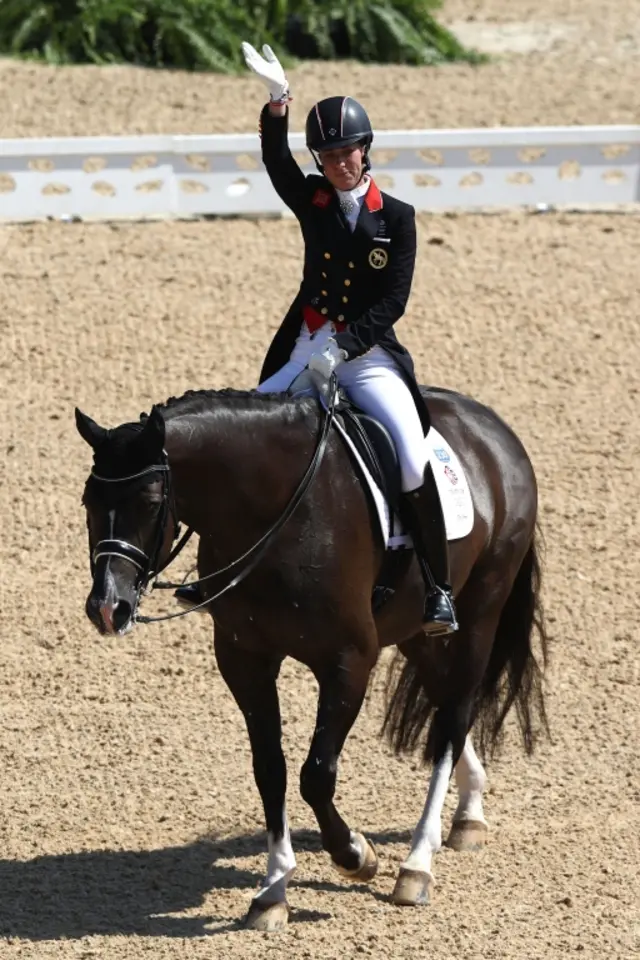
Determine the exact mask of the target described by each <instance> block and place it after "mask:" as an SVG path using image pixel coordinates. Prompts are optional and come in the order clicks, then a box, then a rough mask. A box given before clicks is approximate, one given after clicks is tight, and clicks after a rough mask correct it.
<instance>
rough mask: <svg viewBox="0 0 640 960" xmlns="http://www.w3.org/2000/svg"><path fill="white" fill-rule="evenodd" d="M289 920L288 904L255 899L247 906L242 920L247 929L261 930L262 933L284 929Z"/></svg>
mask: <svg viewBox="0 0 640 960" xmlns="http://www.w3.org/2000/svg"><path fill="white" fill-rule="evenodd" d="M288 921H289V904H287V903H266V904H261V903H260V902H259V901H255V900H254V902H253V903H252V904H251V906H250V907H249V912H248V914H247V918H246V920H245V922H244V925H245V927H246V928H247V929H248V930H261V931H262V932H263V933H278V932H279V931H281V930H284V929H285V927H286V926H287V923H288Z"/></svg>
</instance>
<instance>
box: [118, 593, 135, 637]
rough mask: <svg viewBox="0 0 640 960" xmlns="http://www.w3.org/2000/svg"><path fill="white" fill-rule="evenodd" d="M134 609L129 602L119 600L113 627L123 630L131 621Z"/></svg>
mask: <svg viewBox="0 0 640 960" xmlns="http://www.w3.org/2000/svg"><path fill="white" fill-rule="evenodd" d="M132 613H133V608H132V606H131V604H130V603H129V601H128V600H118V602H117V603H116V605H115V606H114V608H113V625H114V627H115V628H116V630H122V628H123V627H126V625H127V624H128V623H129V620H131V614H132Z"/></svg>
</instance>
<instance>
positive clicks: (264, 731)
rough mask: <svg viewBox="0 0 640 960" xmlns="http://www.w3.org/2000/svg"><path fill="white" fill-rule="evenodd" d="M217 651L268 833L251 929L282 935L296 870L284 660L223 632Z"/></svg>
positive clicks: (249, 916) (250, 917) (218, 636)
mask: <svg viewBox="0 0 640 960" xmlns="http://www.w3.org/2000/svg"><path fill="white" fill-rule="evenodd" d="M215 652H216V660H217V662H218V666H219V668H220V673H221V674H222V676H223V678H224V680H225V682H226V683H227V685H228V687H229V689H230V690H231V693H232V694H233V697H234V698H235V701H236V703H237V704H238V706H239V707H240V709H241V711H242V713H243V715H244V719H245V722H246V725H247V730H248V732H249V739H250V741H251V752H252V755H253V772H254V776H255V780H256V784H257V787H258V790H259V791H260V796H261V798H262V805H263V807H264V814H265V820H266V824H267V831H268V842H269V862H268V865H267V876H266V878H265V880H264V882H263V883H262V886H261V887H260V890H259V891H258V893H257V894H256V895H255V897H254V898H253V900H252V902H251V907H250V908H249V912H248V914H247V918H246V924H247V926H249V927H251V928H252V929H254V930H268V931H273V930H280V929H282V928H283V927H284V926H285V925H286V923H287V920H288V917H289V907H288V904H287V884H288V883H289V880H290V879H291V876H292V875H293V871H294V870H295V866H296V861H295V856H294V853H293V848H292V846H291V839H290V836H289V825H288V823H287V815H286V809H285V794H286V790H287V768H286V763H285V758H284V754H283V752H282V746H281V735H282V730H281V724H280V704H279V700H278V689H277V686H276V680H277V677H278V673H279V671H280V664H281V660H280V659H278V658H273V657H267V656H263V655H259V654H255V653H250V652H247V651H246V650H243V649H241V648H240V647H238V645H237V644H235V643H233V642H229V641H228V640H227V639H225V638H224V637H223V635H222V634H220V633H219V632H218V631H216V638H215Z"/></svg>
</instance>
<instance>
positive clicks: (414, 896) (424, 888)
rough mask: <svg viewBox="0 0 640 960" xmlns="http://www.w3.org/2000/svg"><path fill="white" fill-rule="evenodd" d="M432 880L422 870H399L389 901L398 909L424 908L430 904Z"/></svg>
mask: <svg viewBox="0 0 640 960" xmlns="http://www.w3.org/2000/svg"><path fill="white" fill-rule="evenodd" d="M433 887H434V880H433V877H432V876H431V874H430V873H426V872H425V871H423V870H406V869H404V868H401V869H400V872H399V874H398V879H397V880H396V885H395V887H394V888H393V893H392V894H391V901H392V903H395V904H396V905H397V906H399V907H424V906H426V905H427V904H428V903H430V902H431V896H432V893H433Z"/></svg>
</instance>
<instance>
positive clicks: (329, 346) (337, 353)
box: [309, 337, 347, 380]
mask: <svg viewBox="0 0 640 960" xmlns="http://www.w3.org/2000/svg"><path fill="white" fill-rule="evenodd" d="M346 359H347V352H346V350H341V349H340V347H339V346H338V344H337V343H336V341H335V340H334V339H333V338H332V337H330V338H329V340H327V342H326V344H325V345H324V348H323V350H322V351H320V352H319V353H313V354H311V359H310V360H309V370H315V371H317V373H319V374H320V375H321V376H323V377H324V378H325V380H328V379H329V377H330V376H331V374H332V373H333V371H334V370H335V369H336V367H337V366H338V365H339V364H340V363H342V361H343V360H346Z"/></svg>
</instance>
